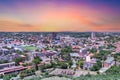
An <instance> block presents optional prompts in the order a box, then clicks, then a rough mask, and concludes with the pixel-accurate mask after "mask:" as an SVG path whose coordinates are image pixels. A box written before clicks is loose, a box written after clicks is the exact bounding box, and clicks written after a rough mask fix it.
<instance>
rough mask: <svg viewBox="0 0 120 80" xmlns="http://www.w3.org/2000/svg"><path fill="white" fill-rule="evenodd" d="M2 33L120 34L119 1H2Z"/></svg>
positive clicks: (0, 14) (0, 27)
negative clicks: (98, 32) (62, 32)
mask: <svg viewBox="0 0 120 80" xmlns="http://www.w3.org/2000/svg"><path fill="white" fill-rule="evenodd" d="M0 31H8V32H12V31H42V32H43V31H77V32H84V31H120V0H0Z"/></svg>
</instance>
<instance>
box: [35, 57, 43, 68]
mask: <svg viewBox="0 0 120 80" xmlns="http://www.w3.org/2000/svg"><path fill="white" fill-rule="evenodd" d="M41 61H42V60H41V59H40V58H39V57H38V56H37V57H34V60H33V63H34V64H35V69H36V70H38V64H40V62H41Z"/></svg>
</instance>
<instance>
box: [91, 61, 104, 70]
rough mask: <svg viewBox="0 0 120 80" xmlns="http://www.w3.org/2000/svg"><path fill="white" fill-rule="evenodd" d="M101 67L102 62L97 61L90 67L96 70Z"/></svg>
mask: <svg viewBox="0 0 120 80" xmlns="http://www.w3.org/2000/svg"><path fill="white" fill-rule="evenodd" d="M101 67H102V62H101V61H97V63H96V64H95V65H94V66H93V67H92V68H91V70H92V71H98V70H99V69H100V68H101Z"/></svg>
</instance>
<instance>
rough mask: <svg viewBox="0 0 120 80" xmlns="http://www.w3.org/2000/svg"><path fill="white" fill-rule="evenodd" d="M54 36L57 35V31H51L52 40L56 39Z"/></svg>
mask: <svg viewBox="0 0 120 80" xmlns="http://www.w3.org/2000/svg"><path fill="white" fill-rule="evenodd" d="M56 37H57V33H55V32H52V39H53V40H54V39H56Z"/></svg>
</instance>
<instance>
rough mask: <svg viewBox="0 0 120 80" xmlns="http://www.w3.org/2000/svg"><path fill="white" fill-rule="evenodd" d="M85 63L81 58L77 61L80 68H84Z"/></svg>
mask: <svg viewBox="0 0 120 80" xmlns="http://www.w3.org/2000/svg"><path fill="white" fill-rule="evenodd" d="M83 63H84V60H82V59H81V60H79V61H78V62H77V66H78V67H79V68H83Z"/></svg>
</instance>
